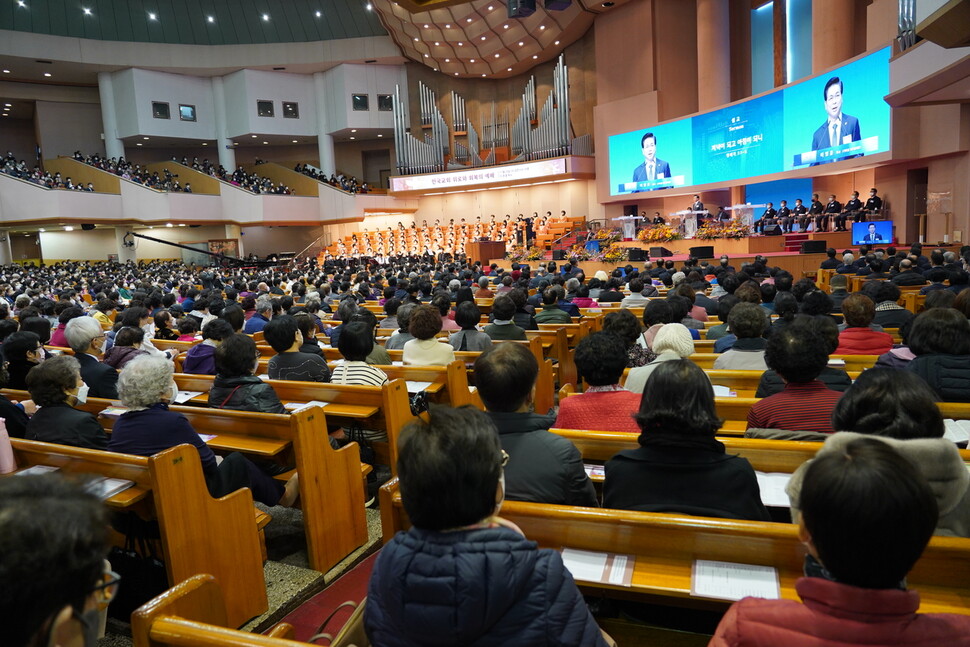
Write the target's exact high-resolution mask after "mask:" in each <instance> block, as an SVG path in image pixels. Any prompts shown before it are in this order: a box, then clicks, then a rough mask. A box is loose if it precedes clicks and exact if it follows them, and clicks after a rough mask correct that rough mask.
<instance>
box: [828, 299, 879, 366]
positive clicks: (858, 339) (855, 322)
mask: <svg viewBox="0 0 970 647" xmlns="http://www.w3.org/2000/svg"><path fill="white" fill-rule="evenodd" d="M842 314H843V315H844V317H845V325H846V328H845V330H843V331H842V332H841V333H839V347H838V348H836V349H835V354H836V355H882V354H883V353H885V352H888V351H889V349H891V348H892V347H893V338H892V335H889V334H887V333H884V332H882V331H878V330H873V329H872V328H870V324H871V323H872V320H873V318H874V317H875V314H876V306H875V304H874V303H873V301H872V299H870V298H869V297H867V296H866V295H864V294H862V293H860V292H856V293H855V294H850V295H849V296H848V297H846V299H845V301H843V302H842Z"/></svg>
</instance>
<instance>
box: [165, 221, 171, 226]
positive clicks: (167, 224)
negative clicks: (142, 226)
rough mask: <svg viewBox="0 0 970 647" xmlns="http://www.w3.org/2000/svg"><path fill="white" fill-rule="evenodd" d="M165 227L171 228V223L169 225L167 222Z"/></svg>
mask: <svg viewBox="0 0 970 647" xmlns="http://www.w3.org/2000/svg"><path fill="white" fill-rule="evenodd" d="M165 226H166V227H172V226H173V225H172V223H170V222H167V223H165Z"/></svg>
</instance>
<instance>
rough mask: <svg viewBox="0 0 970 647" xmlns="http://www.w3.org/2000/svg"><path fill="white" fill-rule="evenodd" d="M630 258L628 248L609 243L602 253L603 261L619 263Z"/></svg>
mask: <svg viewBox="0 0 970 647" xmlns="http://www.w3.org/2000/svg"><path fill="white" fill-rule="evenodd" d="M629 259H630V248H629V247H620V246H619V245H610V246H609V248H608V249H607V250H606V252H605V253H604V254H603V262H604V263H620V262H622V261H626V260H629Z"/></svg>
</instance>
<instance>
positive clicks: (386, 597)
mask: <svg viewBox="0 0 970 647" xmlns="http://www.w3.org/2000/svg"><path fill="white" fill-rule="evenodd" d="M508 456H509V455H508V454H506V453H505V452H504V451H503V450H502V446H501V444H500V442H499V435H498V434H497V433H496V431H495V427H494V426H493V425H492V423H491V421H490V420H489V418H488V416H487V415H486V414H485V413H483V412H480V411H477V410H475V409H473V408H471V407H462V408H460V409H451V408H449V407H434V408H432V409H431V413H430V419H429V421H428V422H424V421H422V420H418V421H416V422H414V423H412V424H410V425H408V426H407V427H405V429H404V431H403V432H402V434H401V451H400V457H399V458H398V466H397V469H398V475H399V476H398V478H399V479H400V488H401V499H402V502H403V504H404V510H405V511H406V512H407V515H408V518H409V519H410V520H411V523H412V527H411V528H410V529H409V530H406V531H404V532H399V533H398V534H397V535H395V536H394V538H393V539H390V540H389V541H388V542H387V543H386V544H385V545H384V548H383V549H382V550H381V551H380V554H379V555H378V556H377V561H376V562H375V564H374V571H373V573H372V574H371V579H370V585H369V587H368V591H367V606H366V609H365V611H364V626H365V629H366V631H367V636H368V637H369V638H370V640H371V643H372V644H374V645H381V646H382V647H412V646H414V645H429V644H442V645H444V644H449V645H450V644H458V645H516V646H517V647H540V646H541V647H545V646H549V645H584V646H587V645H588V646H590V647H605V645H606V644H607V643H606V641H605V640H604V638H603V635H602V634H601V632H600V629H599V627H597V626H596V622H595V621H594V620H593V617H592V615H590V612H589V610H588V609H587V607H586V603H585V601H584V600H583V596H582V595H581V594H580V592H579V589H578V588H577V587H576V584H575V582H574V581H573V578H572V576H571V575H570V574H569V571H568V570H566V568H565V567H564V565H563V562H562V557H561V556H560V555H559V553H558V552H557V551H555V550H549V549H537V548H536V544H535V542H532V541H529V540H528V539H526V538H525V537H524V536H523V535H522V532H521V531H520V530H519V529H518V528H517V527H515V526H514V525H513V524H511V523H510V522H508V521H505V520H503V519H501V518H500V517H498V516H497V515H498V514H499V510H500V508H501V504H502V500H503V498H504V495H505V488H504V487H503V479H502V478H501V477H502V470H503V466H504V465H505V464H506V461H507V460H509V458H508Z"/></svg>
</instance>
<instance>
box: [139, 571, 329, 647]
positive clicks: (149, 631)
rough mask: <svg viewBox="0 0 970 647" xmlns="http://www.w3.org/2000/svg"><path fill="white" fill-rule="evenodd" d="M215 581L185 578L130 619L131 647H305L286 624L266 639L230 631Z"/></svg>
mask: <svg viewBox="0 0 970 647" xmlns="http://www.w3.org/2000/svg"><path fill="white" fill-rule="evenodd" d="M223 590H224V587H222V586H220V585H219V583H218V582H217V580H216V578H215V577H213V576H212V575H209V574H203V575H195V576H192V577H190V578H187V579H185V580H183V581H181V582H179V583H177V584H175V585H174V586H173V587H171V588H170V589H169V590H167V591H165V592H164V593H162V594H161V595H159V596H158V597H156V598H155V599H153V600H151V601H149V602H147V603H145V604H144V605H142V606H141V607H139V608H138V609H137V610H136V611H135V612H134V613H133V614H132V615H131V637H132V641H133V644H134V647H186V646H187V645H191V646H192V647H207V646H211V647H216V646H218V647H224V646H226V645H234V646H235V647H298V646H302V647H307V646H308V645H310V643H305V642H297V641H294V640H291V639H292V638H293V635H294V633H293V627H292V626H291V625H289V624H287V623H285V622H281V623H279V624H278V625H276V626H274V627H273V628H272V629H271V630H270V631H269V632H267V633H266V635H263V634H254V633H249V632H248V631H239V630H236V629H231V628H229V627H230V625H229V623H228V620H227V617H226V603H225V596H224V593H223Z"/></svg>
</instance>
